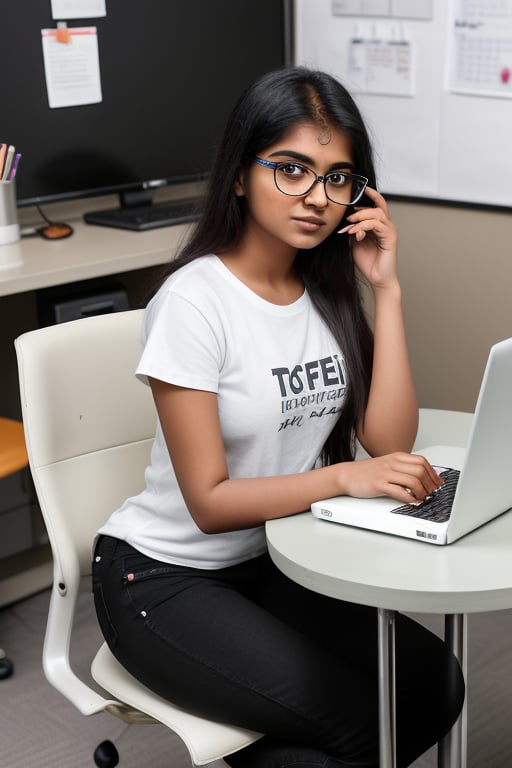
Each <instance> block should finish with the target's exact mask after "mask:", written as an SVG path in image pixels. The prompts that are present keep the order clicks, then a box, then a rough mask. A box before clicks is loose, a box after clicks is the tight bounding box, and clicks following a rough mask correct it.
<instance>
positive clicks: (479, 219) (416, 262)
mask: <svg viewBox="0 0 512 768" xmlns="http://www.w3.org/2000/svg"><path fill="white" fill-rule="evenodd" d="M390 209H391V214H392V216H393V219H394V221H395V223H396V225H397V226H398V231H399V273H400V278H401V282H402V287H403V294H404V311H405V318H406V325H407V336H408V340H409V351H410V355H411V361H412V366H413V372H414V378H415V381H416V387H417V392H418V398H419V402H420V405H421V406H423V407H428V408H449V409H453V410H462V411H464V410H467V411H472V410H474V406H475V403H476V397H477V395H478V389H479V386H480V381H481V377H482V373H483V369H484V366H485V362H486V359H487V354H488V351H489V348H490V346H491V345H492V344H493V343H494V342H496V341H499V340H501V339H504V338H507V337H509V336H512V210H508V211H505V210H503V211H499V212H497V211H494V210H483V209H468V208H462V207H455V206H443V205H431V204H423V203H422V204H420V203H415V202H414V203H413V202H396V201H392V202H390Z"/></svg>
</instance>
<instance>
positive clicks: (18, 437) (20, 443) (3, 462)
mask: <svg viewBox="0 0 512 768" xmlns="http://www.w3.org/2000/svg"><path fill="white" fill-rule="evenodd" d="M27 465H28V456H27V448H26V446H25V435H24V432H23V424H22V423H21V421H14V420H13V419H4V418H0V478H1V477H8V476H9V475H12V474H13V472H18V470H20V469H23V467H26V466H27Z"/></svg>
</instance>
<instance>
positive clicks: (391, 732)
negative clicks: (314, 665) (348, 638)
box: [377, 608, 396, 768]
mask: <svg viewBox="0 0 512 768" xmlns="http://www.w3.org/2000/svg"><path fill="white" fill-rule="evenodd" d="M377 615H378V654H379V766H380V768H396V693H395V616H396V613H395V611H390V610H388V609H386V608H379V609H378V611H377Z"/></svg>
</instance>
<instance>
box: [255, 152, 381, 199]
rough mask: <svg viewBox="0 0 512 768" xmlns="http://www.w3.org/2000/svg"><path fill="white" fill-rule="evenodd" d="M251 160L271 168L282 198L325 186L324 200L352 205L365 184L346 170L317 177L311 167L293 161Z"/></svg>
mask: <svg viewBox="0 0 512 768" xmlns="http://www.w3.org/2000/svg"><path fill="white" fill-rule="evenodd" d="M254 161H255V162H256V163H259V165H262V166H263V167H264V168H272V169H273V171H274V181H275V184H276V187H277V188H278V190H279V191H280V192H282V193H283V194H284V195H291V196H292V197H302V196H303V195H307V194H308V193H309V192H311V190H312V189H313V187H314V186H315V184H317V183H321V184H323V185H324V190H325V195H326V197H327V198H328V199H329V200H330V201H331V202H333V203H337V204H338V205H354V204H355V203H357V201H358V200H360V199H361V197H362V195H363V192H364V191H365V189H366V185H367V184H368V179H367V178H366V177H365V176H359V175H358V174H356V173H348V171H341V170H340V171H331V173H326V174H325V176H318V174H316V173H315V172H314V171H313V170H311V168H308V167H307V166H306V165H302V163H296V162H295V161H293V160H283V161H281V162H278V163H275V162H271V161H270V160H263V159H262V158H261V157H255V158H254Z"/></svg>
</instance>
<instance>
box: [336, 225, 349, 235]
mask: <svg viewBox="0 0 512 768" xmlns="http://www.w3.org/2000/svg"><path fill="white" fill-rule="evenodd" d="M351 226H352V224H349V225H348V227H343V229H338V232H337V234H338V235H344V234H345V232H348V230H349V229H350V227H351Z"/></svg>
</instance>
